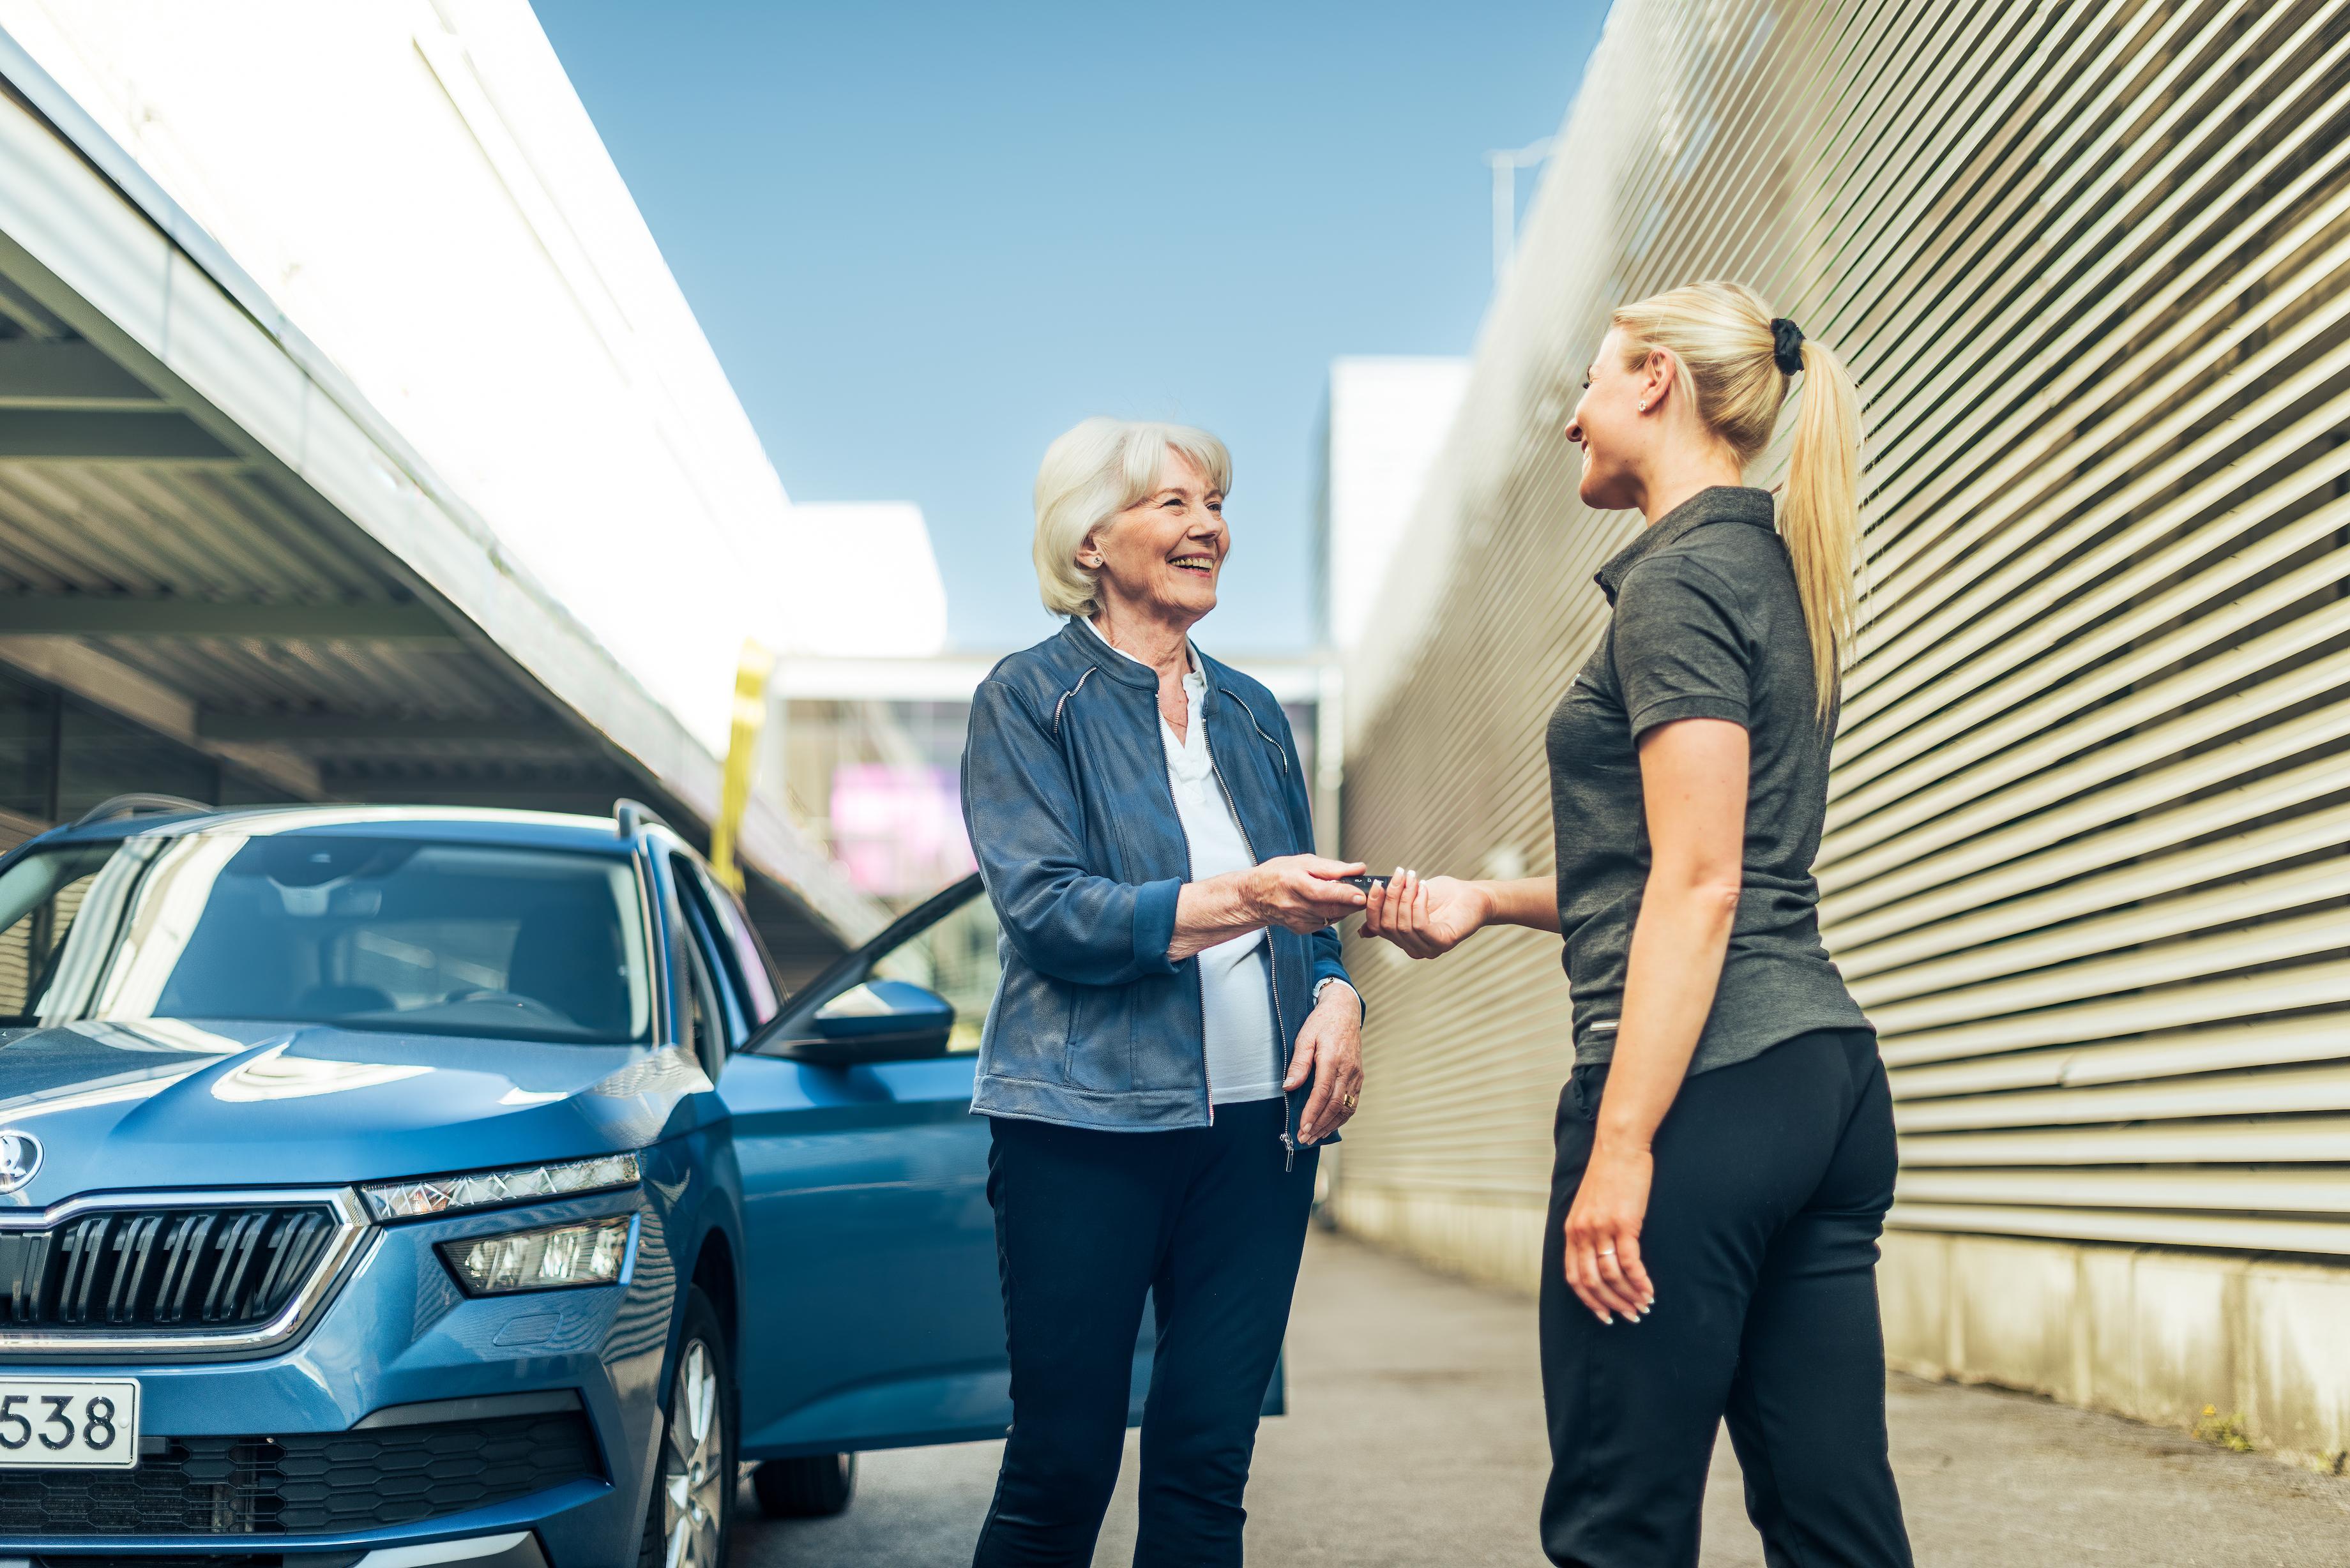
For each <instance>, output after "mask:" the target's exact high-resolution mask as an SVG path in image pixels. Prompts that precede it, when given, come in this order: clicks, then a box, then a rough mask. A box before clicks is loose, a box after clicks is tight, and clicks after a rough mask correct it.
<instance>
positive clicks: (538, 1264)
mask: <svg viewBox="0 0 2350 1568" xmlns="http://www.w3.org/2000/svg"><path fill="white" fill-rule="evenodd" d="M441 1255H442V1257H443V1258H445V1259H447V1260H448V1262H449V1267H450V1268H451V1269H452V1270H453V1271H454V1272H455V1273H456V1275H457V1279H458V1281H459V1282H461V1283H462V1284H463V1286H464V1287H465V1293H466V1294H468V1295H476V1296H494V1295H504V1294H507V1293H511V1292H514V1291H560V1290H570V1289H572V1288H575V1287H577V1286H579V1285H608V1284H610V1283H612V1282H614V1281H616V1280H618V1279H619V1277H620V1265H621V1263H623V1262H626V1261H627V1259H628V1256H629V1217H628V1216H627V1215H625V1214H616V1215H614V1216H612V1217H611V1218H610V1219H608V1220H583V1221H581V1222H580V1223H578V1224H576V1225H549V1226H546V1227H545V1228H544V1229H542V1230H537V1231H507V1232H506V1233H505V1234H504V1235H503V1236H474V1237H470V1238H468V1239H467V1240H465V1241H443V1242H442V1243H441Z"/></svg>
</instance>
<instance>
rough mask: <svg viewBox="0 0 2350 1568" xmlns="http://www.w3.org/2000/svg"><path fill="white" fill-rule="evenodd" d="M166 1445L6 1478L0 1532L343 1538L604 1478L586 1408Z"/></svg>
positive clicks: (1, 1474) (1, 1484) (0, 1495)
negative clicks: (84, 1466) (96, 1466)
mask: <svg viewBox="0 0 2350 1568" xmlns="http://www.w3.org/2000/svg"><path fill="white" fill-rule="evenodd" d="M166 1443H167V1444H168V1447H167V1448H166V1449H165V1451H164V1452H162V1453H161V1454H154V1455H150V1456H148V1457H147V1458H145V1459H141V1460H140V1462H139V1468H138V1469H133V1470H0V1536H12V1535H13V1536H25V1535H46V1536H88V1535H109V1536H111V1535H339V1534H343V1533H346V1532H352V1531H361V1530H372V1529H377V1528H380V1527H381V1526H384V1525H392V1524H414V1523H416V1522H417V1521H420V1520H427V1519H438V1518H441V1517H442V1515H444V1514H451V1513H462V1512H463V1511H465V1510H467V1509H471V1508H486V1507H488V1506H489V1505H491V1504H493V1503H499V1502H506V1501H512V1500H513V1499H515V1498H518V1497H526V1496H528V1495H529V1494H530V1493H532V1492H535V1491H544V1490H546V1489H547V1488H548V1487H552V1486H559V1485H561V1484H562V1483H563V1482H565V1481H570V1480H581V1479H583V1478H586V1479H597V1478H600V1477H601V1476H602V1475H603V1473H604V1472H603V1467H602V1465H601V1464H600V1463H598V1460H597V1458H596V1445H595V1440H594V1438H592V1437H591V1436H590V1434H589V1432H588V1429H587V1417H585V1416H584V1415H582V1414H581V1413H580V1412H579V1411H577V1410H565V1411H559V1412H556V1413H554V1414H551V1415H544V1416H501V1417H494V1418H493V1419H490V1420H486V1421H474V1422H468V1423H464V1424H462V1425H460V1424H456V1423H447V1424H427V1425H422V1426H415V1427H382V1428H368V1429H365V1430H361V1431H352V1432H313V1433H303V1434H298V1435H294V1436H283V1437H275V1438H167V1439H166Z"/></svg>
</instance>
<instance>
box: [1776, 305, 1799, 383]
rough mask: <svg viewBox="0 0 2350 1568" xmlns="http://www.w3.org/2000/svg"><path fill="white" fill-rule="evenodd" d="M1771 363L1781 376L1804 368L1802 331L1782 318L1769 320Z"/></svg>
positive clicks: (1777, 317) (1789, 374) (1790, 374)
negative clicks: (1777, 368)
mask: <svg viewBox="0 0 2350 1568" xmlns="http://www.w3.org/2000/svg"><path fill="white" fill-rule="evenodd" d="M1771 362H1772V363H1773V364H1774V365H1776V366H1778V367H1779V373H1780V374H1781V375H1783V376H1792V375H1794V374H1795V373H1796V372H1798V371H1800V370H1801V369H1803V368H1804V329H1803V328H1802V327H1798V326H1796V325H1795V324H1794V322H1792V321H1790V320H1788V319H1787V318H1786V317H1783V316H1774V317H1772V318H1771Z"/></svg>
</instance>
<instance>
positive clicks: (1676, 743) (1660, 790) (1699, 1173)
mask: <svg viewBox="0 0 2350 1568" xmlns="http://www.w3.org/2000/svg"><path fill="white" fill-rule="evenodd" d="M1798 377H1800V378H1801V388H1802V393H1803V398H1802V403H1801V406H1800V409H1799V410H1798V412H1797V414H1796V420H1795V429H1794V447H1793V450H1792V452H1791V454H1790V464H1789V469H1788V474H1787V483H1786V487H1785V491H1784V493H1783V496H1782V497H1781V500H1780V504H1779V505H1778V507H1777V516H1776V518H1775V519H1774V518H1773V505H1772V498H1771V496H1770V494H1769V493H1766V492H1764V491H1762V490H1757V489H1753V488H1751V487H1749V486H1748V484H1747V483H1746V469H1747V466H1748V465H1749V464H1750V463H1752V462H1754V460H1755V459H1756V458H1757V457H1758V456H1760V455H1761V453H1762V452H1763V448H1764V447H1765V446H1766V445H1767V444H1768V443H1769V441H1770V440H1771V436H1772V432H1773V429H1774V427H1775V426H1776V424H1777V421H1778V419H1779V414H1780V410H1781V405H1782V403H1783V401H1784V400H1785V399H1786V397H1787V395H1788V391H1789V389H1790V387H1791V385H1792V384H1794V381H1795V379H1796V378H1798ZM1858 429H1859V416H1858V402H1857V399H1856V395H1855V393H1854V390H1853V387H1852V383H1851V380H1850V379H1849V378H1848V377H1847V376H1846V372H1845V369H1844V368H1843V366H1842V365H1841V364H1840V363H1839V362H1838V361H1837V359H1836V357H1835V355H1834V354H1833V353H1831V352H1830V351H1829V350H1828V349H1827V348H1825V346H1824V345H1822V344H1820V343H1817V342H1814V341H1810V340H1807V339H1806V338H1805V337H1804V335H1803V333H1802V331H1801V330H1800V329H1799V328H1798V327H1796V326H1795V324H1794V322H1792V321H1789V320H1786V319H1784V318H1783V317H1773V314H1772V312H1771V308H1770V306H1767V305H1765V304H1764V303H1763V301H1762V300H1761V299H1760V298H1759V297H1757V296H1755V294H1754V293H1753V292H1752V290H1750V289H1747V288H1743V287H1740V286H1736V285H1733V284H1721V283H1709V284H1700V285H1699V286H1695V287H1691V288H1681V289H1675V290H1673V291H1672V292H1670V293H1668V294H1660V295H1658V296H1655V297H1653V298H1649V299H1644V300H1642V301H1640V302H1639V303H1638V304H1636V305H1627V306H1623V307H1622V308H1621V309H1619V310H1617V312H1616V313H1615V314H1614V316H1613V317H1612V318H1611V320H1610V324H1609V328H1608V332H1607V337H1606V338H1605V339H1604V340H1603V341H1602V342H1601V344H1600V346H1599V352H1598V355H1597V357H1596V358H1595V359H1594V360H1593V362H1592V364H1591V367H1590V370H1589V376H1588V379H1586V381H1585V383H1584V393H1583V398H1582V400H1581V402H1580V403H1579V404H1578V405H1577V407H1576V409H1575V417H1574V420H1573V421H1572V422H1570V423H1569V424H1568V426H1567V427H1566V436H1567V439H1568V440H1570V441H1574V442H1575V443H1576V444H1577V445H1578V446H1580V447H1581V448H1582V452H1583V479H1582V483H1581V486H1580V493H1581V495H1582V499H1583V502H1584V504H1586V506H1590V507H1593V508H1596V509H1597V510H1601V511H1616V510H1638V512H1639V513H1640V514H1642V516H1643V517H1645V518H1646V519H1647V522H1648V526H1647V527H1646V528H1644V529H1643V530H1642V531H1641V533H1640V535H1639V536H1638V538H1636V539H1634V540H1633V541H1632V542H1631V543H1630V544H1629V545H1626V546H1625V547H1624V548H1623V549H1622V550H1621V551H1619V552H1618V553H1617V556H1615V558H1614V559H1612V560H1610V561H1609V562H1608V563H1607V565H1606V566H1603V567H1601V568H1600V570H1599V573H1598V578H1597V580H1598V584H1599V587H1600V590H1601V591H1602V592H1603V593H1605V594H1606V595H1607V597H1608V599H1609V601H1610V603H1611V604H1612V605H1613V607H1614V613H1613V616H1612V618H1611V619H1610V622H1609V625H1608V627H1607V631H1606V633H1605V634H1604V635H1603V636H1602V637H1601V639H1600V642H1599V646H1598V648H1597V649H1596V651H1595V652H1594V653H1593V654H1592V656H1591V658H1590V660H1589V661H1588V662H1587V663H1586V664H1585V666H1584V667H1583V670H1582V672H1581V673H1580V674H1579V675H1577V676H1576V677H1575V681H1574V683H1573V684H1572V685H1571V686H1570V687H1569V688H1568V689H1567V691H1566V693H1565V696H1564V697H1563V698H1562V700H1561V701H1560V702H1559V704H1558V707H1557V710H1556V711H1555V712H1554V713H1553V714H1552V715H1551V720H1550V728H1549V734H1548V737H1547V749H1548V753H1549V761H1550V777H1551V798H1552V805H1553V813H1554V818H1555V832H1556V836H1557V846H1558V873H1557V877H1556V879H1555V881H1553V880H1549V879H1544V878H1528V879H1525V880H1522V881H1514V882H1466V881H1460V880H1456V879H1454V878H1452V877H1429V878H1427V879H1426V880H1425V881H1423V880H1421V879H1420V878H1419V877H1418V876H1416V875H1415V874H1414V873H1412V872H1409V871H1403V870H1399V871H1398V872H1397V874H1396V876H1395V877H1394V878H1393V879H1392V880H1390V881H1389V882H1388V884H1387V886H1386V888H1384V889H1383V890H1381V891H1378V892H1376V893H1375V894H1374V895H1373V897H1372V898H1371V902H1370V908H1369V912H1368V916H1367V920H1366V922H1365V929H1366V930H1367V931H1370V932H1373V933H1376V934H1378V935H1381V936H1385V937H1387V938H1388V939H1389V940H1392V941H1394V942H1395V943H1396V944H1397V945H1398V946H1399V947H1400V948H1402V949H1403V950H1405V951H1406V952H1408V953H1410V954H1412V955H1414V956H1415V957H1419V958H1434V957H1436V956H1437V955H1439V954H1440V953H1443V952H1445V951H1448V950H1451V948H1453V947H1455V946H1457V945H1459V944H1460V943H1461V941H1463V940H1467V938H1468V937H1470V936H1471V934H1472V933H1474V932H1475V931H1477V930H1479V929H1482V928H1483V927H1486V926H1490V925H1517V926H1529V927H1533V928H1534V929H1539V930H1546V931H1557V932H1559V933H1560V934H1561V935H1562V936H1563V937H1564V938H1565V962H1566V971H1567V975H1568V979H1569V981H1570V983H1571V985H1572V987H1573V991H1574V1001H1575V1008H1574V1027H1575V1067H1574V1071H1573V1075H1572V1076H1571V1077H1570V1079H1569V1081H1568V1083H1567V1085H1566V1087H1565V1092H1564V1093H1563V1094H1562V1096H1561V1097H1560V1102H1559V1109H1558V1119H1557V1122H1556V1142H1557V1162H1556V1165H1555V1170H1554V1174H1553V1177H1552V1204H1551V1213H1550V1220H1549V1227H1548V1234H1547V1239H1546V1242H1545V1247H1546V1251H1545V1256H1544V1272H1543V1281H1542V1304H1541V1321H1542V1360H1543V1388H1544V1398H1545V1403H1546V1405H1547V1408H1548V1413H1549V1421H1550V1436H1551V1461H1552V1469H1551V1478H1550V1484H1549V1488H1548V1490H1547V1491H1546V1493H1545V1494H1544V1500H1543V1514H1542V1533H1543V1545H1544V1550H1545V1551H1546V1552H1548V1553H1549V1555H1550V1559H1551V1561H1552V1562H1554V1563H1575V1564H1588V1565H1591V1568H1634V1565H1638V1568H1654V1565H1658V1564H1694V1563H1696V1562H1697V1553H1698V1522H1699V1518H1700V1511H1701V1506H1702V1501H1703V1495H1704V1489H1705V1476H1706V1469H1707V1464H1708V1461H1709V1459H1710V1457H1711V1452H1712V1448H1713V1441H1714V1433H1715V1430H1716V1428H1717V1427H1718V1426H1719V1425H1720V1424H1721V1422H1722V1420H1723V1419H1724V1417H1727V1419H1728V1422H1729V1426H1730V1432H1731V1441H1732V1443H1733V1444H1734V1445H1735V1446H1736V1448H1737V1450H1738V1456H1739V1459H1740V1462H1741V1464H1742V1466H1743V1468H1744V1470H1745V1474H1746V1505H1747V1511H1748V1512H1749V1513H1750V1514H1751V1515H1752V1518H1753V1521H1754V1523H1755V1526H1756V1528H1757V1529H1758V1530H1760V1531H1761V1532H1762V1533H1763V1541H1764V1542H1765V1552H1766V1555H1768V1556H1769V1558H1770V1560H1771V1561H1772V1562H1773V1563H1805V1564H1811V1565H1816V1568H1826V1565H1828V1564H1845V1565H1850V1568H1863V1565H1866V1568H1889V1565H1906V1564H1908V1563H1909V1561H1910V1557H1909V1546H1908V1535H1907V1532H1906V1531H1905V1529H1904V1527H1903V1524H1902V1521H1901V1504H1900V1500H1899V1498H1898V1495H1897V1494H1896V1492H1895V1489H1894V1484H1893V1475H1892V1469H1891V1467H1890V1465H1889V1464H1888V1462H1887V1455H1886V1436H1885V1358H1884V1344H1883V1335H1882V1331H1881V1329H1880V1327H1879V1324H1878V1320H1877V1283H1876V1265H1877V1236H1878V1233H1879V1231H1881V1229H1882V1226H1883V1221H1884V1217H1885V1212H1886V1210H1887V1207H1888V1206H1889V1205H1890V1204H1891V1202H1892V1197H1893V1177H1894V1163H1895V1155H1894V1140H1893V1111H1892V1101H1891V1097H1890V1096H1889V1094H1888V1092H1887V1086H1886V1079H1885V1070H1884V1067H1883V1065H1882V1064H1881V1063H1880V1062H1879V1060H1878V1058H1877V1040H1876V1036H1875V1034H1874V1033H1872V1032H1871V1030H1870V1028H1869V1025H1868V1021H1867V1020H1866V1018H1865V1017H1863V1016H1862V1014H1861V1011H1860V1009H1859V1007H1858V1006H1856V1004H1855V1003H1854V1002H1853V1000H1852V998H1851V996H1850V995H1849V994H1848V993H1847V992H1846V990H1845V986H1844V981H1843V979H1842V977H1840V976H1839V975H1838V974H1837V972H1836V970H1835V965H1834V964H1832V963H1830V962H1829V961H1828V956H1827V953H1826V950H1825V949H1824V948H1823V947H1822V946H1821V944H1820V939H1819V921H1818V914H1817V904H1818V888H1817V886H1816V884H1814V881H1813V879H1812V860H1813V857H1814V855H1816V853H1817V852H1818V849H1819V840H1820V828H1821V822H1822V819H1823V817H1824V815H1825V810H1826V793H1827V775H1828V744H1829V741H1830V738H1831V737H1832V736H1833V735H1834V733H1835V720H1836V691H1837V671H1838V661H1839V654H1840V651H1841V649H1842V648H1843V646H1844V644H1845V641H1846V636H1847V633H1848V631H1849V628H1850V627H1851V624H1852V617H1853V603H1852V593H1853V577H1854V567H1855V557H1856V553H1857V547H1858V534H1859V529H1858V520H1857V515H1856V492H1857V487H1858V456H1859V453H1858V446H1859V441H1858Z"/></svg>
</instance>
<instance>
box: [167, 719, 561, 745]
mask: <svg viewBox="0 0 2350 1568" xmlns="http://www.w3.org/2000/svg"><path fill="white" fill-rule="evenodd" d="M196 728H197V731H198V732H200V733H201V734H203V737H204V738H205V739H206V740H208V741H236V742H255V743H264V744H274V745H285V746H292V747H295V748H296V749H297V750H298V749H301V748H304V747H312V746H341V745H351V744H374V743H381V744H397V745H406V744H410V743H411V742H413V743H420V744H421V743H430V742H467V743H469V744H498V743H505V744H514V745H531V746H547V745H577V746H579V747H581V748H582V749H583V750H585V749H586V748H587V743H588V742H587V736H586V735H584V734H583V733H582V732H579V731H578V730H576V729H574V728H572V727H571V726H570V725H568V724H564V723H560V722H556V721H554V720H549V719H453V718H452V719H432V718H417V717H398V718H373V717H369V716H367V715H364V714H348V713H294V712H280V713H226V712H219V711H205V712H203V713H200V714H198V715H197V717H196Z"/></svg>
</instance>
